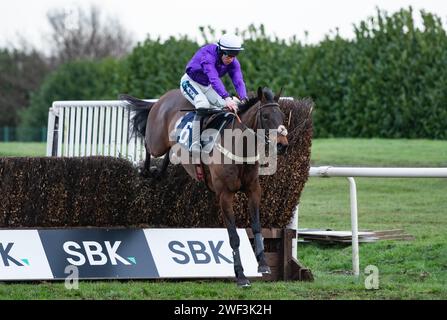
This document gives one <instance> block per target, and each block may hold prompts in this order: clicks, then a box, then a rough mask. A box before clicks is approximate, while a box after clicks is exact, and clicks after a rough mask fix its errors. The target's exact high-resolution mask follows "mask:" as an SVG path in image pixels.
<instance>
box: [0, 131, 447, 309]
mask: <svg viewBox="0 0 447 320" xmlns="http://www.w3.org/2000/svg"><path fill="white" fill-rule="evenodd" d="M19 150H20V151H19ZM26 150H29V153H26ZM5 153H6V154H8V155H10V154H14V155H18V154H19V153H20V154H21V155H29V156H43V155H44V154H45V145H44V144H35V145H34V146H33V145H32V144H30V145H27V146H26V147H25V148H22V147H21V146H20V145H13V144H8V145H6V144H0V154H5ZM329 164H330V165H339V166H341V165H345V166H402V167H410V166H428V167H440V166H444V167H446V166H447V141H428V140H384V139H371V140H368V139H358V140H357V139H319V140H314V141H313V147H312V165H313V166H318V165H329ZM356 182H357V193H358V194H357V195H358V210H359V228H360V229H374V230H384V229H397V228H401V229H404V230H405V231H406V232H407V233H409V234H411V235H413V236H415V240H413V241H380V242H376V243H369V244H360V270H361V276H360V278H359V279H355V278H354V277H352V276H351V275H349V273H350V271H351V268H352V264H351V247H350V246H341V245H317V244H299V247H298V256H299V259H300V260H301V262H302V263H303V264H304V265H306V266H307V267H309V268H311V269H312V271H313V274H314V277H315V281H314V282H312V283H303V282H276V283H264V282H261V281H254V283H253V286H252V288H250V289H248V290H238V289H237V288H236V287H235V284H234V283H233V282H231V281H211V280H207V281H194V282H192V281H184V282H174V281H172V282H171V281H128V282H124V281H123V282H119V281H94V282H93V281H81V282H80V284H79V290H67V289H65V287H64V283H63V282H55V283H51V282H43V283H14V284H2V285H0V299H223V300H226V299H253V300H260V299H447V232H446V231H447V206H446V203H445V198H446V196H445V195H446V192H447V179H434V178H433V179H394V178H393V179H385V178H357V179H356ZM299 214H300V216H299V224H300V228H331V229H336V230H350V208H349V184H348V182H347V180H346V179H345V178H329V179H323V178H309V181H308V182H307V184H306V186H305V188H304V191H303V193H302V196H301V203H300V207H299ZM368 265H375V266H377V267H378V269H379V285H380V288H379V289H378V290H366V289H365V286H364V281H365V274H364V270H365V267H366V266H368Z"/></svg>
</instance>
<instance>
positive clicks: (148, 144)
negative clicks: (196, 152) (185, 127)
mask: <svg viewBox="0 0 447 320" xmlns="http://www.w3.org/2000/svg"><path fill="white" fill-rule="evenodd" d="M280 94H281V91H280V92H279V93H278V94H277V95H275V96H274V95H273V93H272V91H271V90H270V89H268V88H263V89H262V88H259V89H258V91H257V96H256V95H251V97H250V99H248V101H246V102H245V103H242V104H241V105H240V106H239V110H240V111H239V116H236V117H235V118H236V119H240V122H239V121H236V120H234V121H232V122H231V123H229V124H227V125H226V127H225V128H226V129H230V128H231V127H232V130H234V129H239V130H241V131H242V132H244V131H245V130H251V131H250V132H251V133H252V134H253V135H255V137H256V141H257V143H261V144H262V146H264V147H265V144H276V145H275V147H276V149H277V153H278V154H281V153H284V152H285V151H286V149H287V146H288V141H287V130H286V128H285V126H284V125H283V123H284V119H285V115H284V113H283V112H282V111H281V109H280V108H279V104H278V100H279V97H280ZM120 98H121V99H122V100H126V101H127V102H128V103H130V104H131V106H132V109H133V110H134V112H135V115H134V117H133V124H134V125H133V129H132V130H133V133H135V134H139V135H141V136H144V142H145V149H146V159H145V163H144V169H145V170H150V162H151V156H152V157H161V156H163V155H165V156H164V160H163V164H162V166H161V170H160V171H158V172H156V173H157V174H161V173H162V172H163V171H164V170H166V168H167V166H168V164H169V151H170V149H171V148H172V147H173V146H174V145H175V144H176V143H177V142H176V141H175V140H173V139H171V138H170V134H171V133H172V132H173V131H175V129H176V128H175V126H176V124H178V123H179V121H180V118H182V117H183V116H184V115H185V113H186V112H187V111H192V110H194V107H193V105H192V104H191V103H190V102H189V101H187V100H186V98H184V96H183V95H182V93H181V92H180V90H179V89H174V90H170V91H168V92H167V93H165V94H164V95H163V96H162V97H161V98H160V99H159V100H158V101H157V102H154V103H149V102H146V101H144V100H140V99H137V98H134V97H132V96H129V95H121V96H120ZM258 129H264V130H265V131H271V130H273V132H277V133H279V134H272V135H269V136H268V135H265V134H259V133H256V132H258V131H259V130H258ZM261 132H263V131H261ZM224 134H225V132H224ZM213 152H214V151H213ZM182 165H183V167H184V168H185V169H186V171H187V172H188V174H190V175H191V176H192V177H193V178H195V179H197V171H196V169H197V168H199V167H200V166H199V167H198V166H197V165H194V164H183V163H182ZM206 167H207V169H208V170H204V171H205V173H204V180H205V183H206V184H207V187H208V189H210V190H211V191H213V192H214V193H215V194H216V197H217V200H218V202H219V205H220V208H221V211H222V213H223V218H224V221H225V225H226V228H227V231H228V235H229V239H230V246H231V248H232V250H233V260H234V272H235V276H236V281H237V284H238V286H241V287H248V286H250V281H249V280H248V279H247V278H246V276H245V275H244V269H243V266H242V263H241V258H240V254H239V243H240V240H239V236H238V234H237V231H236V224H235V216H234V212H233V199H234V196H235V194H236V193H237V192H238V191H243V192H244V193H245V194H246V195H247V198H248V210H249V212H250V218H251V228H252V230H253V234H254V242H255V255H256V259H257V261H258V272H259V273H266V274H268V273H270V272H271V271H270V267H269V266H268V264H267V262H266V259H265V254H264V244H263V237H262V234H261V223H260V213H259V207H260V202H261V186H260V184H259V161H254V162H251V163H244V162H242V163H223V164H222V163H217V164H214V163H213V164H209V165H206Z"/></svg>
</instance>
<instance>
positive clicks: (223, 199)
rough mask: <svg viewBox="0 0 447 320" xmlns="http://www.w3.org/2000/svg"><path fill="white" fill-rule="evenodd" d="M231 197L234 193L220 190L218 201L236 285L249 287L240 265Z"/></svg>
mask: <svg viewBox="0 0 447 320" xmlns="http://www.w3.org/2000/svg"><path fill="white" fill-rule="evenodd" d="M233 198H234V193H232V192H222V193H220V196H219V203H220V207H221V209H222V212H223V215H224V218H225V224H226V226H227V230H228V236H229V238H230V246H231V249H233V261H234V273H235V275H236V281H237V285H238V286H240V287H249V286H250V281H249V280H248V279H247V277H246V276H245V274H244V268H243V267H242V262H241V257H240V254H239V244H240V239H239V235H238V234H237V230H236V222H235V219H234V213H233Z"/></svg>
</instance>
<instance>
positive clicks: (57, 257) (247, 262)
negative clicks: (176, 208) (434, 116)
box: [0, 228, 262, 280]
mask: <svg viewBox="0 0 447 320" xmlns="http://www.w3.org/2000/svg"><path fill="white" fill-rule="evenodd" d="M237 231H238V234H239V237H240V240H241V241H240V248H239V250H240V255H241V259H242V264H243V266H244V270H245V274H246V276H248V277H261V276H262V275H261V274H259V273H258V272H257V261H256V258H255V255H254V253H253V249H252V247H251V244H250V241H249V239H248V236H247V233H246V231H245V229H238V230H237ZM68 267H70V268H68ZM72 268H76V269H77V275H78V277H79V279H158V278H231V277H234V270H233V258H232V249H231V247H230V244H229V239H228V234H227V230H226V229H101V228H76V229H40V230H0V280H62V279H65V278H67V277H68V276H70V274H71V270H73V269H72ZM69 270H70V271H69Z"/></svg>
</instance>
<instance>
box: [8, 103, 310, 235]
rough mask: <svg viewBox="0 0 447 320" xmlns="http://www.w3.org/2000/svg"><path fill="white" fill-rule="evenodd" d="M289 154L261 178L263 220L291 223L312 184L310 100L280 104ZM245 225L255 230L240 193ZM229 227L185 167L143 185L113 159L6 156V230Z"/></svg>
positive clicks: (276, 224) (237, 208)
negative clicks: (297, 207) (224, 225)
mask: <svg viewBox="0 0 447 320" xmlns="http://www.w3.org/2000/svg"><path fill="white" fill-rule="evenodd" d="M280 102H281V103H280V104H281V108H282V110H283V111H284V113H285V114H286V123H288V122H289V116H290V115H291V119H290V126H289V127H288V130H289V136H288V138H289V143H290V146H289V149H288V152H287V153H286V154H285V155H283V156H279V157H278V170H277V172H276V173H275V174H274V175H272V176H261V177H260V181H261V187H262V191H263V195H262V203H261V222H262V225H263V226H264V227H267V228H273V227H278V228H282V227H285V226H287V224H288V223H289V222H290V220H291V218H292V216H293V211H294V209H295V206H296V204H297V203H298V202H299V199H300V194H301V191H302V189H303V187H304V184H305V182H306V181H307V178H308V174H309V167H310V148H311V140H312V119H311V109H312V107H313V102H312V101H311V100H295V101H291V100H281V101H280ZM234 210H235V213H236V217H237V218H236V219H237V225H238V227H250V223H249V214H248V212H247V201H246V197H245V195H244V194H242V193H238V194H237V196H236V198H235V205H234ZM64 226H70V227H76V226H101V227H106V226H127V227H129V226H135V227H137V226H152V227H222V226H223V220H222V218H221V215H220V212H219V207H218V204H217V201H216V198H215V195H214V194H213V193H211V192H210V191H208V190H207V189H206V187H205V186H204V185H203V184H202V183H198V182H195V181H194V180H192V179H191V178H190V177H189V176H188V175H187V173H186V172H185V171H184V169H183V168H182V167H181V166H180V165H177V166H173V165H169V167H168V170H167V172H166V174H165V175H164V177H163V178H161V179H143V178H141V177H140V176H139V174H138V172H137V170H136V169H135V168H133V167H132V165H131V163H130V162H128V161H127V160H124V159H118V158H112V157H85V158H55V157H42V158H0V227H3V228H5V227H14V228H17V227H64Z"/></svg>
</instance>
